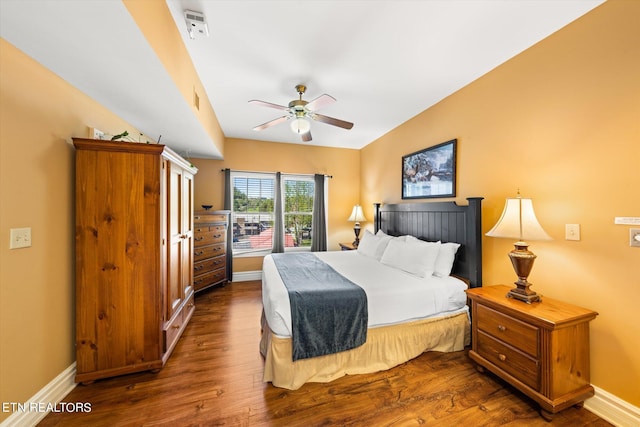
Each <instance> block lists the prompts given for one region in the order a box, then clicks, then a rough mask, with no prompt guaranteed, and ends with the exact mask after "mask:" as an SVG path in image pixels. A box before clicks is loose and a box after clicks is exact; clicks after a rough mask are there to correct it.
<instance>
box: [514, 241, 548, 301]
mask: <svg viewBox="0 0 640 427" xmlns="http://www.w3.org/2000/svg"><path fill="white" fill-rule="evenodd" d="M514 246H515V248H514V250H512V251H511V252H509V258H510V259H511V264H512V265H513V269H514V270H515V272H516V274H517V275H518V281H517V282H514V284H515V285H516V288H515V289H512V290H511V291H509V293H508V294H507V297H508V298H515V299H517V300H520V301H524V302H526V303H527V304H531V303H532V302H540V301H541V300H542V299H541V298H540V295H538V294H536V293H535V292H534V291H532V290H531V289H529V287H530V286H531V285H532V284H531V283H529V282H528V281H527V277H529V273H531V269H532V268H533V262H534V261H535V259H536V255H535V254H534V253H533V252H531V251H530V250H529V245H528V244H527V243H526V242H516V243H515V245H514Z"/></svg>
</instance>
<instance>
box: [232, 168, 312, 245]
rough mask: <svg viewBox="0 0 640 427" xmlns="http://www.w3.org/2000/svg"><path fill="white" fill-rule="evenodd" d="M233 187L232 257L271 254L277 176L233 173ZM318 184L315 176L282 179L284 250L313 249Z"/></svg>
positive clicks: (287, 176) (296, 176)
mask: <svg viewBox="0 0 640 427" xmlns="http://www.w3.org/2000/svg"><path fill="white" fill-rule="evenodd" d="M231 183H232V185H233V208H232V212H231V222H232V224H233V254H234V255H243V254H246V255H249V256H256V255H262V254H265V253H270V252H271V249H272V247H273V233H274V221H275V219H276V218H275V193H276V192H275V186H276V175H275V174H270V173H253V172H231ZM314 190H315V183H314V179H313V177H312V176H305V175H286V176H284V175H283V176H282V178H281V194H282V199H283V200H282V212H283V218H282V219H281V221H283V222H282V223H283V224H284V247H285V251H299V250H309V249H310V248H311V224H312V218H313V199H314Z"/></svg>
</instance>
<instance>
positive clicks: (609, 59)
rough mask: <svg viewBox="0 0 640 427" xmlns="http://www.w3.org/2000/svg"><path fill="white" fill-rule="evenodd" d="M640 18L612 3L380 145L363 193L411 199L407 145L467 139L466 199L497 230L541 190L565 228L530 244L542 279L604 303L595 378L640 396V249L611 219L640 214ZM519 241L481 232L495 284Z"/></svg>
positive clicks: (552, 287) (578, 298) (463, 151)
mask: <svg viewBox="0 0 640 427" xmlns="http://www.w3.org/2000/svg"><path fill="white" fill-rule="evenodd" d="M639 17H640V2H630V1H609V2H607V3H605V4H603V5H602V6H600V7H598V8H597V9H596V10H594V11H592V12H590V13H589V14H587V15H585V16H584V17H582V18H581V19H579V20H578V21H576V22H574V23H572V24H570V25H569V26H567V27H566V28H564V29H562V30H561V31H559V32H557V33H556V34H554V35H552V36H551V37H549V38H547V39H545V40H543V41H542V42H541V43H539V44H537V45H536V46H534V47H532V48H531V49H529V50H527V51H526V52H524V53H522V54H520V55H518V56H517V57H515V58H514V59H512V60H510V61H508V62H507V63H505V64H503V65H502V66H500V67H498V68H497V69H495V70H493V71H492V72H490V73H489V74H487V75H485V76H484V77H482V78H480V79H478V80H477V81H475V82H473V83H472V84H470V85H469V86H467V87H465V88H463V89H462V90H460V91H459V92H457V93H455V94H454V95H451V96H450V97H448V98H446V99H444V100H443V101H442V102H440V103H438V104H437V105H435V106H433V107H432V108H429V109H428V110H426V111H425V112H423V113H422V114H420V115H418V116H417V117H415V118H413V119H412V120H410V121H408V122H406V123H405V124H403V125H402V126H400V127H398V128H397V129H395V130H393V131H392V132H390V133H388V134H387V135H385V136H384V137H382V138H380V139H379V140H377V141H375V142H374V143H372V144H370V145H369V146H367V147H366V148H364V149H363V150H362V164H363V165H367V168H363V169H362V188H361V197H360V199H361V200H362V202H363V203H364V204H365V205H366V206H368V207H370V206H371V204H372V203H373V202H375V201H379V200H382V201H384V202H387V203H389V202H398V201H400V200H401V195H400V158H401V156H402V155H404V154H408V153H411V152H413V151H416V150H419V149H421V148H425V147H429V146H431V145H435V144H438V143H440V142H444V141H447V140H449V139H452V138H458V157H457V160H458V162H457V166H458V175H457V178H458V189H457V196H458V197H457V198H456V200H457V201H458V202H465V203H466V201H465V197H471V196H484V197H485V200H484V202H483V203H484V209H483V214H484V220H483V230H484V231H485V232H486V231H488V230H489V229H490V228H491V227H492V226H493V225H494V223H495V222H496V221H497V219H498V218H499V216H500V213H501V212H502V208H503V206H504V199H505V198H507V197H514V196H515V193H516V190H517V189H518V188H520V190H521V192H522V195H523V197H530V198H533V200H534V207H535V209H536V213H537V216H538V219H539V221H540V222H541V224H542V225H543V226H544V228H545V229H546V231H547V232H548V233H549V234H550V235H551V236H552V237H553V239H554V240H553V241H549V242H532V246H531V249H532V250H533V252H535V253H536V254H537V255H538V259H537V260H536V265H535V266H534V268H533V272H532V274H531V276H530V281H531V282H532V283H534V287H533V289H534V290H535V291H537V292H538V293H541V294H542V295H546V296H549V297H553V298H557V299H561V300H564V301H567V302H572V303H574V304H577V305H580V306H584V307H588V308H591V309H593V310H596V311H598V312H599V313H600V315H599V316H598V317H597V318H596V320H595V321H593V322H592V323H591V327H592V329H591V375H592V376H591V379H592V382H593V384H595V385H596V386H598V387H600V388H602V389H604V390H606V391H608V392H610V393H613V394H615V395H616V396H618V397H620V398H622V399H624V400H626V401H628V402H630V403H632V404H633V405H636V406H638V405H640V387H638V384H640V352H638V346H639V345H640V322H638V321H637V317H638V316H637V311H638V309H637V306H638V301H640V248H631V247H629V228H630V227H629V226H623V225H614V223H613V221H614V217H616V216H640V197H639V196H640V166H639V163H638V162H639V161H640V22H639ZM389 158H392V159H393V158H395V159H397V160H398V162H397V163H396V162H391V163H392V164H393V165H392V167H389V166H388V163H389V161H388V159H389ZM370 209H372V208H370ZM573 223H577V224H580V225H581V232H582V239H581V240H580V241H577V242H576V241H566V240H565V239H564V228H565V224H573ZM512 243H513V242H511V241H509V240H508V239H496V238H488V237H485V238H484V239H483V244H484V251H483V255H484V263H483V266H484V284H485V285H491V284H496V283H511V282H513V280H514V279H515V275H514V273H513V269H512V267H511V264H510V262H509V260H508V258H507V252H509V250H510V249H511V248H512V247H513V246H512Z"/></svg>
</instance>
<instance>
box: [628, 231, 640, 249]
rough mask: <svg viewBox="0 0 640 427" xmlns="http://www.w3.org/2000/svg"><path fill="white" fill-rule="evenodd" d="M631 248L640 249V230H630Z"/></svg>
mask: <svg viewBox="0 0 640 427" xmlns="http://www.w3.org/2000/svg"><path fill="white" fill-rule="evenodd" d="M629 246H633V247H634V248H640V228H630V229H629Z"/></svg>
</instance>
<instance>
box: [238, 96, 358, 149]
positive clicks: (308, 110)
mask: <svg viewBox="0 0 640 427" xmlns="http://www.w3.org/2000/svg"><path fill="white" fill-rule="evenodd" d="M296 91H297V92H298V95H299V96H300V98H299V99H294V100H293V101H291V102H290V103H289V106H288V107H285V106H284V105H278V104H272V103H271V102H265V101H258V100H255V99H254V100H251V101H249V104H255V105H261V106H263V107H269V108H275V109H276V110H283V111H286V112H287V115H285V116H282V117H278V118H277V119H274V120H271V121H268V122H266V123H263V124H261V125H260V126H256V127H254V128H253V130H264V129H267V128H269V127H271V126H274V125H277V124H279V123H282V122H286V121H287V120H292V119H293V121H292V122H291V130H293V132H294V133H297V134H299V135H301V136H302V140H303V141H305V142H308V141H311V124H310V123H309V120H307V119H312V120H315V121H318V122H321V123H326V124H329V125H333V126H338V127H341V128H343V129H351V128H352V127H353V123H350V122H346V121H344V120H340V119H335V118H333V117H329V116H324V115H322V114H318V113H316V111H317V110H319V109H321V108H323V107H326V106H327V105H331V104H333V103H334V102H336V99H335V98H334V97H333V96H330V95H327V94H326V93H325V94H324V95H320V96H319V97H317V98H315V99H314V100H312V101H308V102H307V101H305V100H304V99H302V95H303V94H304V93H305V92H306V91H307V87H306V86H305V85H297V86H296Z"/></svg>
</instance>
